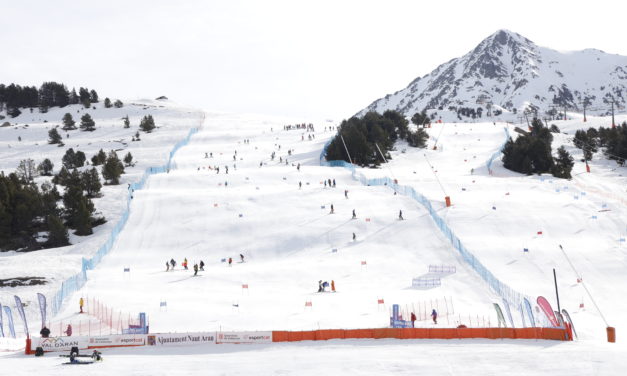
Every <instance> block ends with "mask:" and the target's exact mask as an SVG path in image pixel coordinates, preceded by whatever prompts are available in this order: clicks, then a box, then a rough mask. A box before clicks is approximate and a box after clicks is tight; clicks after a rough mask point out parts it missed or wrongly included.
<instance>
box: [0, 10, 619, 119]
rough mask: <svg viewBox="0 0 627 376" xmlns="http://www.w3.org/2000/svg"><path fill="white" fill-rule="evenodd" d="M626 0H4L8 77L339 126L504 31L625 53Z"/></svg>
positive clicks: (3, 70) (2, 67)
mask: <svg viewBox="0 0 627 376" xmlns="http://www.w3.org/2000/svg"><path fill="white" fill-rule="evenodd" d="M626 4H627V2H625V1H604V0H596V1H593V2H590V1H586V2H584V1H550V0H544V1H535V0H525V1H522V0H519V1H515V2H513V1H507V0H500V1H482V0H475V1H394V0H387V1H363V0H362V1H342V0H334V1H325V0H317V1H297V0H292V1H272V0H263V1H232V0H229V1H227V0H225V1H185V0H178V1H175V0H172V1H154V0H153V1H131V0H129V1H117V0H113V1H111V0H108V1H97V2H94V1H84V0H83V1H65V0H64V1H59V0H55V1H48V0H41V1H29V0H22V1H12V0H0V51H1V52H0V82H2V83H5V84H8V83H11V82H15V83H20V84H28V85H37V86H38V85H40V84H41V82H43V81H60V82H64V83H66V84H67V85H68V86H70V87H72V86H76V87H78V86H88V87H89V88H94V89H96V90H97V91H98V92H99V94H100V95H101V96H102V97H104V96H109V97H112V98H113V97H116V98H117V97H120V98H139V97H148V98H154V97H156V96H159V95H166V96H168V97H169V98H170V99H172V100H175V101H177V102H179V103H184V104H189V105H193V106H198V107H202V108H205V109H208V110H219V111H228V112H248V113H266V114H276V115H288V116H296V117H299V116H302V117H303V118H312V117H313V118H319V119H334V120H339V119H341V118H345V117H348V116H351V115H352V114H354V113H355V112H357V111H358V110H360V109H362V108H363V107H365V106H367V105H368V104H370V103H371V102H372V101H373V100H375V99H377V98H379V97H382V96H384V95H385V94H387V93H391V92H394V91H396V90H399V89H402V88H404V87H405V86H406V85H407V84H408V83H409V82H410V81H412V80H413V79H414V78H415V77H417V76H422V75H424V74H427V73H429V72H430V71H431V70H433V69H434V68H436V67H437V66H438V65H439V64H441V63H444V62H446V61H448V60H450V59H452V58H455V57H458V56H461V55H463V54H465V53H466V52H468V51H470V50H471V49H473V48H474V47H475V46H476V45H477V44H479V42H481V40H483V39H484V38H485V37H487V36H489V35H490V34H492V33H493V32H495V31H496V30H498V29H502V28H504V29H509V30H512V31H515V32H518V33H519V34H522V35H523V36H525V37H527V38H529V39H531V40H532V41H534V42H535V43H536V44H538V45H541V46H546V47H551V48H554V49H558V50H579V49H584V48H598V49H601V50H604V51H605V52H608V53H616V54H621V55H627V43H626V39H627V38H626V37H627V21H626V19H627V12H626V11H627V5H626Z"/></svg>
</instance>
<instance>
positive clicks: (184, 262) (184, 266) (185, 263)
mask: <svg viewBox="0 0 627 376" xmlns="http://www.w3.org/2000/svg"><path fill="white" fill-rule="evenodd" d="M183 268H185V270H187V257H186V258H185V259H183Z"/></svg>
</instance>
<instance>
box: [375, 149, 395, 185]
mask: <svg viewBox="0 0 627 376" xmlns="http://www.w3.org/2000/svg"><path fill="white" fill-rule="evenodd" d="M374 146H376V147H377V151H379V155H381V158H383V161H384V162H385V166H386V167H387V168H388V170H390V174H391V175H392V178H393V179H394V181H396V180H397V179H396V176H395V175H394V171H392V167H390V164H389V163H388V160H387V159H386V158H385V156H384V155H383V153H382V152H381V149H380V148H379V145H378V144H377V143H376V142H375V143H374Z"/></svg>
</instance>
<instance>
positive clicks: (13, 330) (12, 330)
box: [2, 306, 15, 338]
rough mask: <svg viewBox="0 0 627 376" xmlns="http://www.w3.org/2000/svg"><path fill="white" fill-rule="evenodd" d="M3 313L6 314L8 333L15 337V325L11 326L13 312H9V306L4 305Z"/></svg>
mask: <svg viewBox="0 0 627 376" xmlns="http://www.w3.org/2000/svg"><path fill="white" fill-rule="evenodd" d="M2 308H4V313H6V316H7V326H8V327H9V334H10V335H11V337H12V338H15V327H14V326H13V314H12V313H11V307H9V306H4V307H2Z"/></svg>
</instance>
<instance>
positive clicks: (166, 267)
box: [165, 261, 170, 272]
mask: <svg viewBox="0 0 627 376" xmlns="http://www.w3.org/2000/svg"><path fill="white" fill-rule="evenodd" d="M169 270H170V262H168V261H166V262H165V271H166V272H167V271H169Z"/></svg>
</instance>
